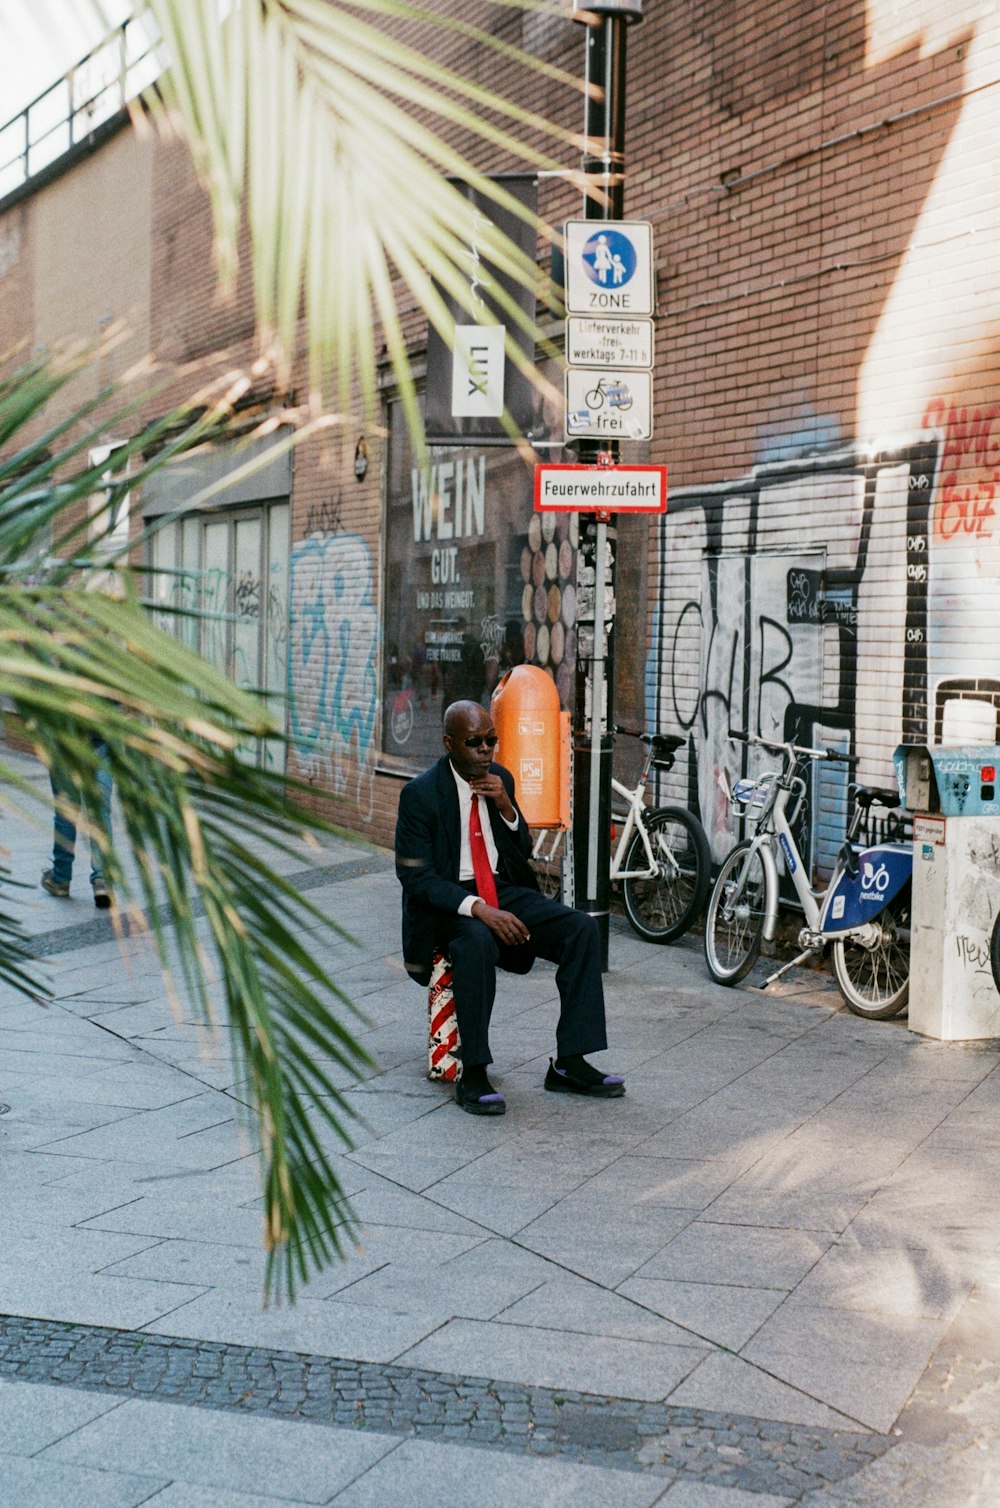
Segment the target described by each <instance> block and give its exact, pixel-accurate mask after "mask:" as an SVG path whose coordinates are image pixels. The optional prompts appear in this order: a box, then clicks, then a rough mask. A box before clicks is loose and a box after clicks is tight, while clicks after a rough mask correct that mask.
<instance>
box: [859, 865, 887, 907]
mask: <svg viewBox="0 0 1000 1508" xmlns="http://www.w3.org/2000/svg"><path fill="white" fill-rule="evenodd" d="M890 878H891V877H890V874H889V871H888V869H886V867H885V864H880V865H879V867H878V868H877V869H876V868H875V866H874V864H872V863H871V861H870V860H868V859H866V860H865V863H864V866H863V868H862V870H861V899H862V900H863V901H880V900H881V899H882V897H883V896H884V895H885V892H886V891H887V890H888V888H889V881H890Z"/></svg>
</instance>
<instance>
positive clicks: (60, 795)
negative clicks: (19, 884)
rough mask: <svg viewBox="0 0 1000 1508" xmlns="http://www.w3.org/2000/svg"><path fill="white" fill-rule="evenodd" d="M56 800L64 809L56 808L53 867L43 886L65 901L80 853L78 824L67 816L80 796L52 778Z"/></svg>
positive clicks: (47, 873)
mask: <svg viewBox="0 0 1000 1508" xmlns="http://www.w3.org/2000/svg"><path fill="white" fill-rule="evenodd" d="M52 796H53V800H54V801H56V802H57V803H58V802H62V803H63V808H62V810H60V807H59V805H56V807H55V810H54V814H53V820H52V868H51V869H46V871H45V873H44V874H43V875H42V886H43V888H44V889H45V890H47V891H48V892H49V894H50V895H55V896H58V897H59V898H60V900H65V899H66V897H67V896H68V895H69V887H70V881H71V880H72V878H73V857H74V855H75V853H76V824H75V823H74V822H73V821H72V819H71V818H70V817H69V816H67V815H66V812H67V810H68V809H69V808H70V807H72V805H73V804H74V803H76V802H78V801H79V796H78V795H77V793H76V791H74V790H73V789H72V788H69V789H66V790H64V789H63V787H62V785H61V784H60V783H59V782H57V781H56V778H55V775H54V774H53V775H52Z"/></svg>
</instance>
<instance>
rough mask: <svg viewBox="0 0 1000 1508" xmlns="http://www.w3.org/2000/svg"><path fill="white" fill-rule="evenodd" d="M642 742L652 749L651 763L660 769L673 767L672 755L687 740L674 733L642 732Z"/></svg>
mask: <svg viewBox="0 0 1000 1508" xmlns="http://www.w3.org/2000/svg"><path fill="white" fill-rule="evenodd" d="M641 737H642V741H643V743H644V744H649V747H650V748H651V749H652V751H653V764H654V765H655V766H656V767H657V769H660V770H670V769H673V764H674V755H675V754H676V752H677V750H678V749H679V748H680V747H681V745H682V744H684V743H686V742H687V740H686V739H685V738H683V737H681V736H679V735H678V734H676V733H643V734H642V735H641Z"/></svg>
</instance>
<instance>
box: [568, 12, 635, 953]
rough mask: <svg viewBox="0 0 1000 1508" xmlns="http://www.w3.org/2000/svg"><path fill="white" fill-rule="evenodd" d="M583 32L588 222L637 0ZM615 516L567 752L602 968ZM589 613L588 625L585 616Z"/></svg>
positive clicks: (585, 519)
mask: <svg viewBox="0 0 1000 1508" xmlns="http://www.w3.org/2000/svg"><path fill="white" fill-rule="evenodd" d="M573 13H574V19H576V20H578V21H580V22H582V23H583V24H584V25H585V26H586V29H587V32H586V51H585V64H584V78H585V84H586V104H585V115H584V131H585V135H586V141H585V143H584V156H583V171H584V174H585V175H586V178H587V180H588V182H587V185H586V188H585V190H584V201H583V216H584V219H586V220H621V219H622V218H623V217H624V209H625V61H626V36H627V32H628V26H629V23H630V22H633V21H639V20H641V19H642V0H596V3H588V4H584V3H583V0H574V7H573ZM618 454H619V450H618V441H617V440H609V441H599V440H587V439H584V440H581V441H580V442H579V458H580V460H581V462H585V463H591V464H596V463H597V462H598V460H599V458H600V459H602V460H603V459H604V458H605V457H606V458H607V459H608V460H609V461H611V462H614V461H616V460H617V459H618ZM617 540H618V534H617V529H616V527H615V518H614V515H613V514H605V515H596V516H593V515H586V514H581V516H580V551H579V566H578V600H581V601H582V602H583V603H584V604H585V607H584V610H583V611H582V612H581V614H580V617H579V619H578V626H577V661H576V709H577V711H576V721H575V724H574V749H573V754H574V758H573V836H574V842H573V870H574V896H575V903H576V905H577V906H578V907H579V909H580V910H581V911H586V912H589V914H590V915H592V916H593V917H594V918H595V920H596V921H597V924H598V927H599V929H600V934H601V966H602V968H604V969H607V967H608V933H609V925H608V923H609V914H610V904H611V880H610V874H609V871H610V863H611V755H612V750H613V747H614V739H613V734H612V727H611V723H612V721H613V717H614V637H615V636H614V623H615V557H616V554H617ZM588 619H590V620H592V631H591V622H590V621H588Z"/></svg>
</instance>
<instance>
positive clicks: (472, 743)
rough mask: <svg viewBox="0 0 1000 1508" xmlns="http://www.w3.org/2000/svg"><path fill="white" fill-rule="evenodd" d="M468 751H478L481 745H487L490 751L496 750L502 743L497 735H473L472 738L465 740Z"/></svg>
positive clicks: (463, 740)
mask: <svg viewBox="0 0 1000 1508" xmlns="http://www.w3.org/2000/svg"><path fill="white" fill-rule="evenodd" d="M462 742H463V743H464V745H465V747H466V748H467V749H478V748H479V746H480V744H485V745H486V747H487V748H488V749H495V748H496V746H497V744H498V743H499V742H500V740H499V738H497V736H496V734H495V733H473V735H472V737H471V738H463V739H462Z"/></svg>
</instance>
